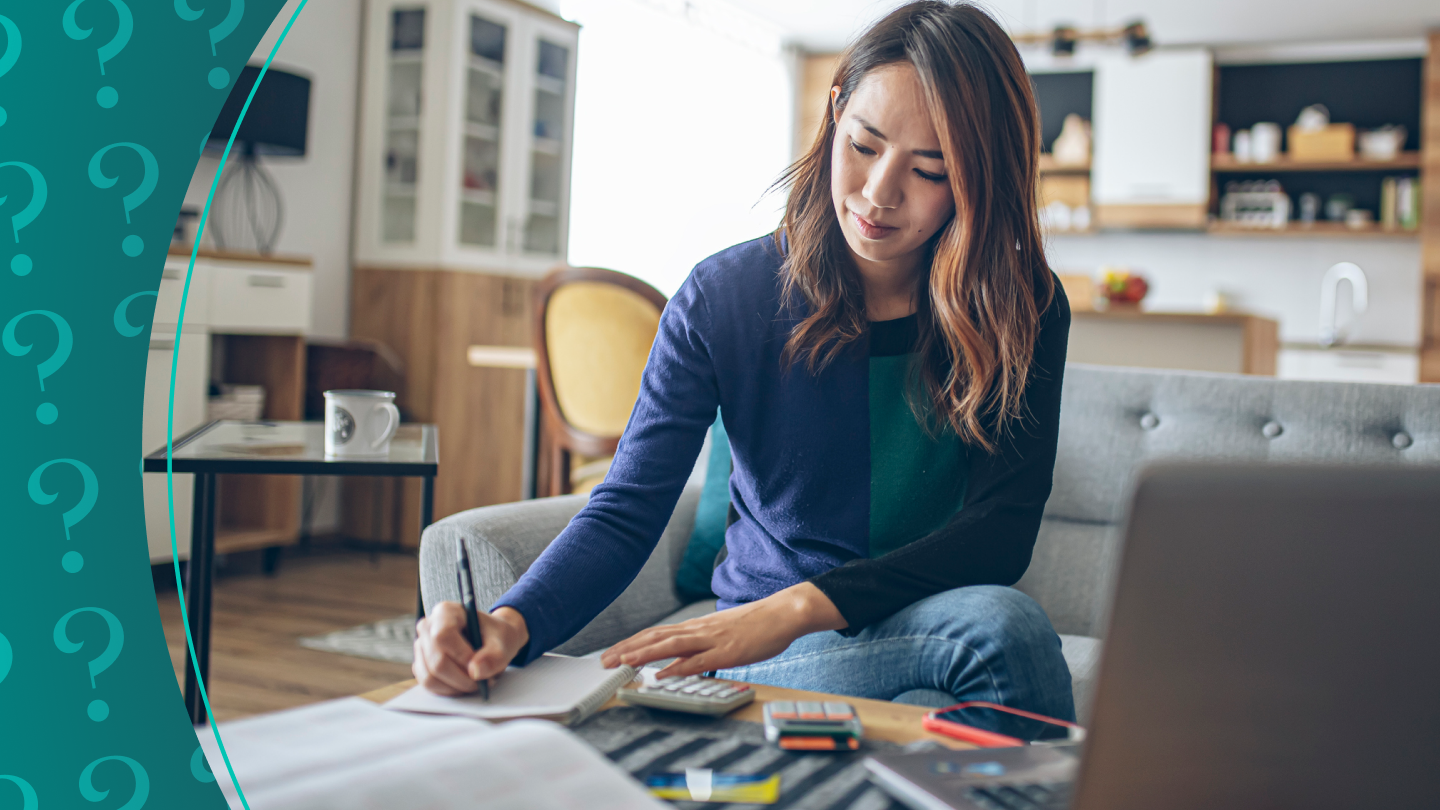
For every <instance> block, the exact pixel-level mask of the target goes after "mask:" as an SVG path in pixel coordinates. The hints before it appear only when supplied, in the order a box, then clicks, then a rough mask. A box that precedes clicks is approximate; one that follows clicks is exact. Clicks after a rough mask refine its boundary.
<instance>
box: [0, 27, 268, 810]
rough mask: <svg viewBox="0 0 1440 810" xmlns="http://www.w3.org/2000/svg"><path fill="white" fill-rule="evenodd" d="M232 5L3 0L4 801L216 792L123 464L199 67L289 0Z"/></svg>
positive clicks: (51, 804)
mask: <svg viewBox="0 0 1440 810" xmlns="http://www.w3.org/2000/svg"><path fill="white" fill-rule="evenodd" d="M235 5H236V4H235V3H232V0H189V5H188V6H187V8H188V9H191V10H195V11H203V17H202V19H200V20H198V21H188V20H185V19H184V18H182V17H181V16H180V15H179V14H177V13H175V8H174V5H173V0H168V1H167V0H147V2H144V3H141V2H136V0H123V2H121V0H79V2H76V1H75V0H43V1H39V2H19V1H18V0H17V2H11V3H3V4H0V46H3V50H0V105H3V107H4V110H3V113H0V164H3V165H0V268H4V269H0V332H3V334H0V338H3V340H0V344H3V348H4V351H3V352H0V392H4V396H0V425H3V426H4V428H5V431H6V434H5V435H6V446H5V452H4V453H3V454H0V515H3V516H4V518H5V519H4V521H3V522H0V526H3V528H0V541H3V542H0V633H3V638H4V642H3V645H0V648H3V655H0V660H3V664H0V808H3V810H12V808H21V810H39V808H42V807H43V808H66V807H95V808H97V810H118V809H119V808H124V809H125V810H140V808H142V807H143V808H146V809H147V810H156V809H157V808H160V809H164V808H186V810H191V809H192V808H193V809H194V810H225V808H226V802H225V798H224V796H223V795H222V794H221V792H220V790H219V787H218V785H217V783H216V782H215V781H202V780H201V779H198V778H197V777H196V775H195V769H194V768H193V767H192V758H193V756H194V752H195V750H196V745H197V744H198V742H199V740H198V739H197V737H196V729H195V728H194V727H192V726H191V725H190V722H189V718H188V716H187V715H186V713H185V708H184V704H183V701H182V698H181V695H180V690H179V688H178V686H177V683H176V673H175V669H174V667H173V665H172V664H171V661H170V657H169V653H168V650H167V647H166V641H165V636H164V633H163V631H162V629H161V626H160V618H159V611H158V610H157V607H156V601H155V589H154V585H153V581H152V578H151V566H150V554H149V550H148V544H147V542H146V533H145V513H144V507H143V501H142V497H141V496H142V491H141V484H142V481H143V480H144V477H142V476H141V475H137V474H136V469H137V465H139V463H140V456H141V455H142V454H144V453H146V452H150V451H153V450H155V449H156V447H154V446H149V447H147V446H144V443H143V442H142V440H141V433H140V425H141V409H142V406H143V403H144V391H145V387H144V386H145V371H146V361H147V358H148V357H149V356H150V354H151V353H150V349H149V345H148V344H149V338H150V334H151V331H152V328H153V324H152V321H153V318H154V302H155V300H156V299H155V297H154V296H153V295H150V294H148V291H153V290H158V289H159V287H160V277H161V271H162V269H163V267H164V263H165V256H166V252H167V250H166V249H167V246H168V244H169V242H170V238H171V232H172V231H173V229H174V226H175V221H176V217H177V215H178V213H179V210H180V205H181V202H182V201H183V200H184V197H185V192H186V189H187V188H188V186H189V184H190V180H191V178H192V177H193V176H194V174H195V168H196V165H197V162H198V161H199V160H200V151H201V150H199V149H197V148H196V147H197V145H198V144H199V143H201V142H203V141H204V140H205V138H206V136H207V135H208V134H209V132H210V130H211V128H212V126H213V125H214V121H215V118H216V116H217V115H218V114H219V111H220V107H221V105H222V104H224V102H225V98H226V95H227V93H226V91H225V89H223V88H222V89H217V88H216V87H213V86H212V85H211V83H210V80H209V74H210V73H211V72H212V71H214V70H216V69H217V68H218V69H222V70H224V71H225V72H226V75H227V76H235V75H238V71H239V70H240V69H241V68H242V67H243V66H244V65H245V63H246V62H247V61H248V60H249V58H250V57H251V55H252V54H253V53H254V49H255V46H256V43H258V42H259V41H260V39H261V37H262V36H264V34H265V32H266V30H267V29H269V28H270V26H271V24H272V22H273V21H274V20H275V15H276V14H277V13H278V12H279V11H280V8H281V7H282V6H283V5H284V2H283V0H248V2H245V3H244V4H243V5H242V6H241V7H240V8H238V9H236V8H235ZM232 15H233V19H232V22H231V24H230V26H229V28H228V30H227V29H226V28H225V27H218V28H217V26H220V23H222V22H224V21H225V20H226V19H231V18H232ZM277 27H278V26H277ZM211 29H217V30H215V31H214V33H213V34H212V33H211V32H210V31H211ZM212 37H213V39H212ZM232 83H233V82H228V81H227V82H226V83H225V85H224V87H229V86H230V84H232ZM106 88H108V90H107V89H106ZM106 105H108V106H106ZM97 155H98V158H97ZM92 162H94V163H95V164H96V165H95V169H94V170H93V171H92V170H91V163H92ZM130 237H134V238H133V239H131V238H130ZM127 240H128V247H127ZM117 248H118V250H117ZM139 291H145V292H146V293H147V294H144V295H136V293H137V292H139ZM132 296H134V297H133V298H132ZM126 299H130V300H129V301H128V302H127V303H126V304H125V307H124V310H123V311H122V312H121V313H120V316H119V318H118V319H117V315H116V310H117V307H119V305H120V303H121V302H125V301H126ZM117 322H118V325H117ZM62 324H63V326H62ZM137 328H138V330H139V331H138V332H137V331H135V330H136V329H137ZM127 332H128V334H127ZM167 337H168V335H167ZM47 404H48V405H49V406H50V407H48V408H46V407H42V406H45V405H47ZM82 465H83V466H82ZM87 471H88V473H89V474H88V476H87ZM32 477H33V478H34V483H33V484H32V482H31V479H32ZM152 477H153V478H157V479H158V476H152ZM57 563H58V564H57ZM57 627H58V628H59V629H58V632H57ZM177 641H178V639H177ZM202 732H203V733H206V734H210V733H213V727H212V729H205V730H202ZM202 758H203V755H202ZM201 764H202V765H204V764H205V763H201ZM215 764H216V765H217V766H218V764H219V763H215ZM232 778H233V776H232Z"/></svg>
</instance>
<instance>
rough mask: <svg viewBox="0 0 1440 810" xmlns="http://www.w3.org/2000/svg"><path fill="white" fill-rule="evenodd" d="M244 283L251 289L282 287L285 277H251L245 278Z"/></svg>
mask: <svg viewBox="0 0 1440 810" xmlns="http://www.w3.org/2000/svg"><path fill="white" fill-rule="evenodd" d="M245 282H246V283H247V284H249V285H250V286H251V287H284V286H285V277H284V276H261V275H252V276H249V277H247V278H246V279H245Z"/></svg>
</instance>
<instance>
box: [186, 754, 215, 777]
mask: <svg viewBox="0 0 1440 810" xmlns="http://www.w3.org/2000/svg"><path fill="white" fill-rule="evenodd" d="M190 775H191V776H193V777H195V778H196V779H197V780H199V781H201V782H214V781H215V773H214V772H213V771H211V770H210V763H209V761H207V760H206V759H205V747H204V746H201V745H197V746H195V753H193V754H191V755H190Z"/></svg>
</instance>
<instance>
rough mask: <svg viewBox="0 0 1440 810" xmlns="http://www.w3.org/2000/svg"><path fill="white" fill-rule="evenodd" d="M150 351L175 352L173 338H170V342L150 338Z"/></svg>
mask: <svg viewBox="0 0 1440 810" xmlns="http://www.w3.org/2000/svg"><path fill="white" fill-rule="evenodd" d="M150 351H152V352H173V351H175V340H174V338H171V339H170V340H165V339H164V338H160V339H156V338H150Z"/></svg>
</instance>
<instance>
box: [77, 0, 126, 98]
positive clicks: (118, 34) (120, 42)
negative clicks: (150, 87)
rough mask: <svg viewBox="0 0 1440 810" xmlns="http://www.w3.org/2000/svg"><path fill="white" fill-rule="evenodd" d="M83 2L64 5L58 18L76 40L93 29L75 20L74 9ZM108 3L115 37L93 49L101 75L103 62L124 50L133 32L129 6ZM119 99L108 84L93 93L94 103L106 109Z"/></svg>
mask: <svg viewBox="0 0 1440 810" xmlns="http://www.w3.org/2000/svg"><path fill="white" fill-rule="evenodd" d="M83 2H85V0H74V2H72V3H71V4H70V5H69V6H67V7H66V9H65V14H64V16H63V17H61V20H60V22H61V25H62V26H63V27H64V28H65V35H66V36H68V37H70V38H71V39H73V40H75V41H77V42H78V41H80V40H82V39H88V38H89V37H90V34H92V33H94V31H95V29H93V28H81V27H80V26H79V25H77V24H76V22H75V10H76V9H78V8H79V7H80V4H81V3H83ZM110 5H112V6H114V7H115V16H116V28H115V38H114V39H112V40H110V41H109V42H107V43H105V44H104V45H101V46H100V47H99V48H97V49H95V54H96V56H98V57H99V58H100V75H101V76H104V75H105V63H106V62H109V61H110V60H111V59H114V58H115V57H116V56H118V55H119V54H120V52H121V51H123V50H125V46H126V45H129V44H130V35H131V34H133V33H134V32H135V17H134V15H132V14H131V13H130V7H129V6H127V5H125V4H124V3H123V2H121V0H110ZM119 101H120V92H119V91H118V90H116V89H115V88H114V87H112V86H110V85H108V84H107V85H105V86H104V87H101V88H100V89H99V90H98V91H97V92H96V93H95V103H96V104H99V105H100V106H101V107H104V108H105V109H107V110H108V109H110V108H111V107H114V106H115V105H116V104H117V103H118V102H119Z"/></svg>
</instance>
